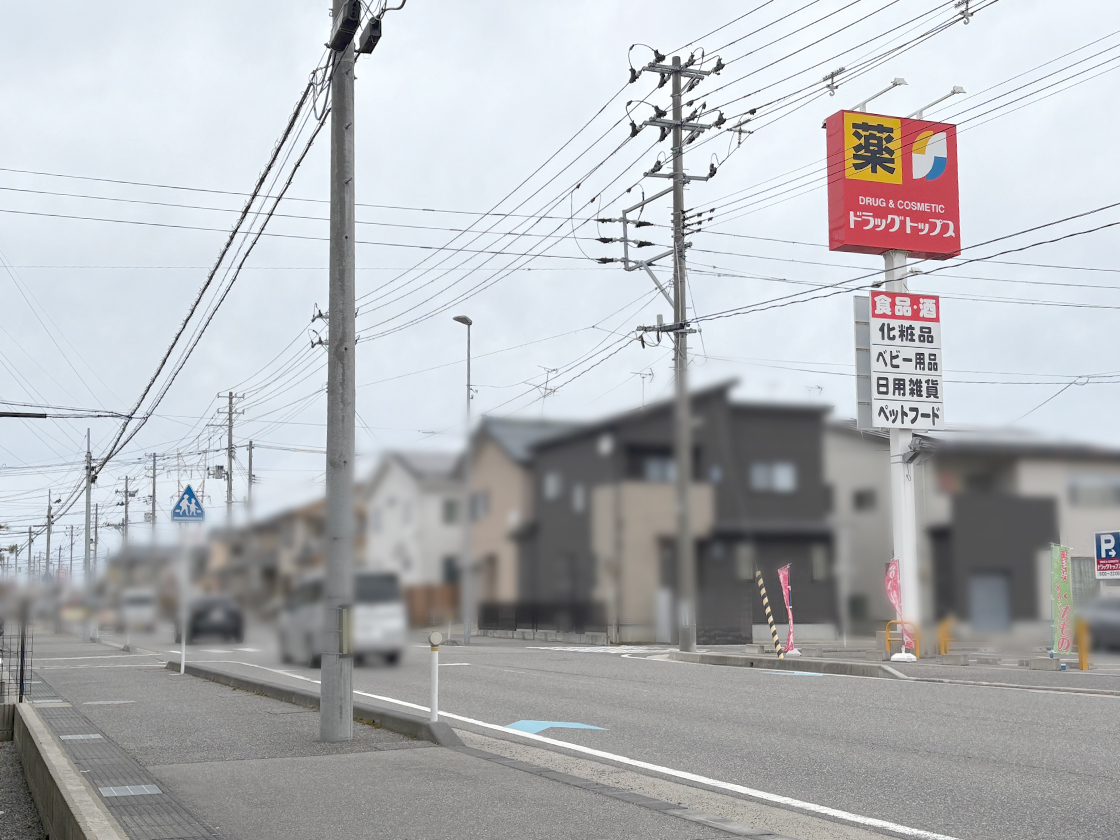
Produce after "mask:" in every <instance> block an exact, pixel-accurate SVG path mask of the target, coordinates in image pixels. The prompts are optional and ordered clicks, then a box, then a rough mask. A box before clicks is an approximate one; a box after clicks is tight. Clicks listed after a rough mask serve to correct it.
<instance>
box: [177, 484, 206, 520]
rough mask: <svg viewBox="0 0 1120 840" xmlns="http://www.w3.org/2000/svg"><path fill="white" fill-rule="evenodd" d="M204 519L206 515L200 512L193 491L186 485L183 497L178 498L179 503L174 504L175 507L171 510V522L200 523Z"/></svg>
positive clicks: (199, 505)
mask: <svg viewBox="0 0 1120 840" xmlns="http://www.w3.org/2000/svg"><path fill="white" fill-rule="evenodd" d="M205 518H206V513H205V512H204V511H203V510H202V505H201V504H199V502H198V497H197V496H196V495H195V494H194V490H192V489H191V486H190V485H189V484H188V485H187V489H186V490H184V491H183V495H181V496H180V497H179V501H177V502H176V503H175V507H173V508H171V521H172V522H202V521H203V520H204V519H205Z"/></svg>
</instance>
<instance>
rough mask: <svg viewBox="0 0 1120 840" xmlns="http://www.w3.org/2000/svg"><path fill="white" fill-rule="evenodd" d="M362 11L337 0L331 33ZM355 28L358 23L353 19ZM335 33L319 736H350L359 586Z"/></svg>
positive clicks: (345, 53)
mask: <svg viewBox="0 0 1120 840" xmlns="http://www.w3.org/2000/svg"><path fill="white" fill-rule="evenodd" d="M355 6H357V16H358V18H360V16H361V7H360V5H359V4H355V3H352V2H349V0H334V12H333V20H334V24H333V27H334V31H335V32H336V33H337V32H339V31H340V28H341V27H343V26H348V25H349V22H350V21H351V20H353V18H354V12H355V9H354V7H355ZM354 26H355V28H356V22H355V24H354ZM352 39H353V30H351V34H350V36H349V37H343V38H341V39H339V40H338V41H335V39H334V38H332V46H333V47H334V49H333V51H332V58H333V64H334V69H333V72H332V74H331V170H330V172H331V198H330V201H331V223H330V235H331V239H330V295H329V304H328V305H329V310H330V311H329V315H328V330H329V332H328V337H327V474H326V485H327V500H326V581H325V582H326V591H325V595H326V603H325V605H324V609H325V610H326V614H325V615H324V623H323V627H324V628H325V630H326V632H325V633H324V634H323V641H324V650H323V652H322V673H321V678H322V684H321V692H320V696H321V700H320V703H319V737H320V739H321V740H323V741H349V740H350V739H351V738H352V737H353V725H354V698H353V694H352V683H351V681H352V678H353V668H354V660H353V657H352V656H351V655H350V653H349V642H348V639H347V638H346V632H347V630H348V627H347V625H348V623H349V612H350V604H351V602H352V601H353V589H354V572H353V569H354V498H353V494H354V410H355V392H354V320H355V313H354V266H355V255H354V51H353V50H352V49H351V47H350V43H351V41H352Z"/></svg>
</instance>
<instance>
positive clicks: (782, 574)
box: [778, 565, 797, 652]
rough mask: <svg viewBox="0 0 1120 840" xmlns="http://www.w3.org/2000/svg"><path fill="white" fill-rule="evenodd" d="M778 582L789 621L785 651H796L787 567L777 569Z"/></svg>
mask: <svg viewBox="0 0 1120 840" xmlns="http://www.w3.org/2000/svg"><path fill="white" fill-rule="evenodd" d="M778 582H779V583H781V585H782V598H783V599H784V600H785V602H786V617H787V618H788V619H789V633H788V634H787V635H786V651H787V652H789V651H794V650H797V647H796V646H795V645H794V643H793V602H792V600H791V598H792V595H791V593H790V585H789V566H788V565H785V566H782V568H780V569H778Z"/></svg>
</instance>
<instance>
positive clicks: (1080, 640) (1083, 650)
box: [1075, 618, 1093, 671]
mask: <svg viewBox="0 0 1120 840" xmlns="http://www.w3.org/2000/svg"><path fill="white" fill-rule="evenodd" d="M1075 633H1076V634H1077V670H1079V671H1088V670H1089V648H1090V647H1092V644H1093V640H1092V638H1090V635H1089V624H1088V622H1086V621H1085V619H1083V618H1079V619H1077V626H1076V628H1075Z"/></svg>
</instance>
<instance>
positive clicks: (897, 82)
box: [852, 76, 906, 111]
mask: <svg viewBox="0 0 1120 840" xmlns="http://www.w3.org/2000/svg"><path fill="white" fill-rule="evenodd" d="M904 84H906V80H905V79H904V78H902V77H901V76H899V77H898V78H896V79H894V80H893V81H892V82H891V83H890V84H889V85H887V86H886V87H885V88H883V89H882V90H881V91H879V92H878V93H873V94H872V95H871V96H869V97H867V98H866V99H865V100H863V101H862V102H860V103H859V104H858V105H856V107H854V108H852V110H853V111H866V110H867V103H868V102H870V101H871V100H872V99H878V98H879V97H880V96H882V95H883V94H884V93H890V92H891V91H892V90H894V89H895V88H896V87H899V86H900V85H904Z"/></svg>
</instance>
